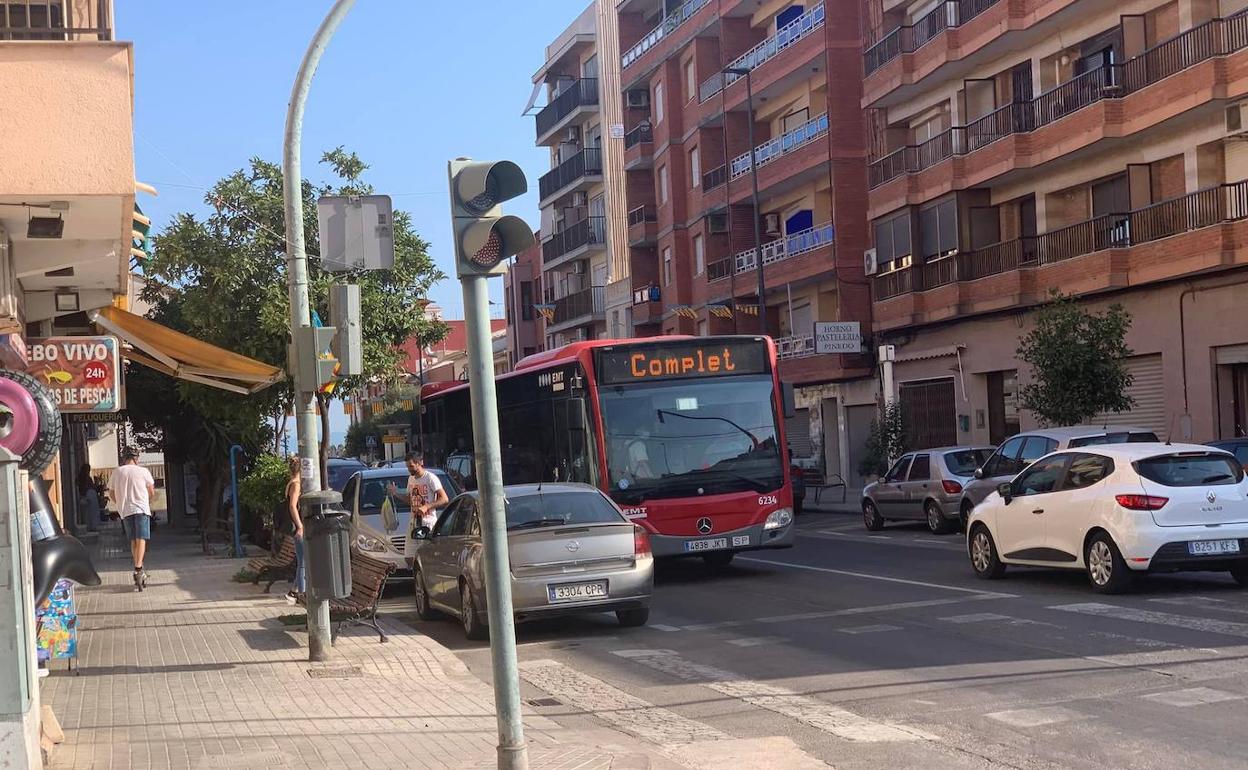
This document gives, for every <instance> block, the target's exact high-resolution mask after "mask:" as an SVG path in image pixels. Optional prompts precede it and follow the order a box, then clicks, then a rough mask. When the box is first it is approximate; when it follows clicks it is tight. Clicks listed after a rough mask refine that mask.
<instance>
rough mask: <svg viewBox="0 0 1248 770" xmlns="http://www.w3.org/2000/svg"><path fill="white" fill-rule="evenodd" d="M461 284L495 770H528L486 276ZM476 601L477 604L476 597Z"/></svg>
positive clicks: (468, 277) (472, 277)
mask: <svg viewBox="0 0 1248 770" xmlns="http://www.w3.org/2000/svg"><path fill="white" fill-rule="evenodd" d="M460 282H461V283H462V284H463V287H464V319H465V321H466V322H467V327H468V390H469V392H470V395H471V399H472V437H473V449H474V451H475V453H476V466H477V467H476V470H477V493H478V495H479V498H480V506H481V540H482V542H483V544H484V546H485V593H486V597H487V599H488V601H487V602H486V609H487V613H488V615H489V627H490V660H491V663H492V666H493V671H494V709H495V713H496V715H497V720H498V767H499V768H500V770H527V769H528V766H529V754H528V748H527V747H526V746H525V743H524V724H523V722H522V721H521V718H520V675H519V671H518V669H517V666H516V626H515V621H514V619H513V616H512V605H511V569H510V561H509V559H508V556H507V515H506V512H505V511H504V510H503V464H502V450H501V448H500V441H499V436H498V401H497V399H496V397H495V388H494V357H493V349H494V347H493V343H492V341H491V339H490V294H489V277H488V276H485V275H466V276H461V278H460ZM477 602H478V606H480V605H479V602H480V599H477Z"/></svg>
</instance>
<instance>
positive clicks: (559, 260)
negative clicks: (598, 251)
mask: <svg viewBox="0 0 1248 770" xmlns="http://www.w3.org/2000/svg"><path fill="white" fill-rule="evenodd" d="M606 231H607V228H606V217H588V218H586V219H582V220H581V221H580V222H577V223H576V224H574V225H569V226H568V227H567V228H566V229H564V230H561V231H559V232H557V233H555V234H554V235H552V236H550V237H549V238H547V239H546V240H545V241H542V267H543V268H544V269H549V268H552V267H555V266H557V265H560V264H563V263H564V262H567V261H569V260H572V259H575V258H577V257H580V256H582V255H584V254H585V253H587V252H589V251H592V250H593V249H594V248H595V247H597V248H605V247H606V242H607V239H606Z"/></svg>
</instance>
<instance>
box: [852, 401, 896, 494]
mask: <svg viewBox="0 0 1248 770" xmlns="http://www.w3.org/2000/svg"><path fill="white" fill-rule="evenodd" d="M907 448H908V444H907V439H906V426H905V422H904V420H903V419H902V413H901V404H900V402H897V401H893V402H891V403H887V404H885V405H884V408H883V409H881V410H880V414H879V415H878V416H877V417H876V418H875V419H873V420H872V421H871V429H870V430H869V431H868V433H867V442H866V446H865V447H864V448H863V458H862V461H861V462H860V463H858V473H860V474H862V475H863V476H883V475H884V474H885V473H887V472H888V467H889V466H890V465H892V463H893V460H895V459H897V458H898V457H900V456H901V455H902V454H904V453H905V451H906V449H907Z"/></svg>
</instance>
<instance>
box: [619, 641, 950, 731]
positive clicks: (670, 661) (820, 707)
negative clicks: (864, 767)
mask: <svg viewBox="0 0 1248 770" xmlns="http://www.w3.org/2000/svg"><path fill="white" fill-rule="evenodd" d="M614 654H615V655H618V656H620V657H621V658H626V659H628V660H633V661H636V662H638V663H640V664H642V665H644V666H648V667H650V668H652V669H654V670H656V671H660V672H662V673H665V674H668V675H670V676H673V677H675V678H676V679H680V680H682V681H685V682H693V683H696V684H700V685H703V686H704V687H709V688H710V689H712V690H714V691H715V692H718V693H720V694H721V695H727V696H728V697H730V698H736V699H738V700H741V701H744V702H745V703H748V704H750V705H751V706H757V707H758V708H762V709H767V710H768V711H774V712H776V713H777V714H781V715H783V716H787V717H790V718H792V719H796V720H797V721H799V722H803V723H805V724H808V725H810V726H811V727H814V728H816V729H818V730H822V731H824V732H826V733H829V734H831V735H835V736H837V737H840V738H844V739H846V740H849V741H857V742H864V743H866V742H869V743H879V742H889V741H921V740H939V739H938V738H937V737H936V736H934V735H931V734H930V733H925V732H923V731H921V730H917V729H915V728H912V727H907V726H905V725H899V724H892V723H888V722H876V721H874V720H872V719H868V718H866V717H863V716H860V715H858V714H855V713H853V712H852V711H846V710H845V709H843V708H840V707H838V706H834V705H833V704H831V703H828V702H827V701H822V700H819V699H817V698H812V697H809V696H806V695H801V694H799V693H797V692H795V691H793V690H789V689H787V688H784V687H778V686H776V685H772V684H766V683H764V682H757V681H753V680H750V679H743V678H741V677H740V676H738V675H737V674H734V673H732V672H731V671H725V670H723V669H720V668H715V667H713V666H707V665H703V664H701V663H694V662H693V661H689V660H686V659H684V658H682V657H681V656H680V655H679V654H677V653H676V652H673V651H672V650H615V651H614Z"/></svg>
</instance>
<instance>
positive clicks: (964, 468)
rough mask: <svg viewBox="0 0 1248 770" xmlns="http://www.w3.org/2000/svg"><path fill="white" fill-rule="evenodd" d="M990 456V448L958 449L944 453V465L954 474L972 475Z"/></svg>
mask: <svg viewBox="0 0 1248 770" xmlns="http://www.w3.org/2000/svg"><path fill="white" fill-rule="evenodd" d="M991 456H992V450H991V449H959V450H958V451H956V452H947V453H946V454H945V467H946V468H948V469H949V472H950V473H952V474H953V475H954V476H968V477H969V476H974V475H975V471H976V470H977V469H979V468H981V467H983V464H984V463H986V462H988V458H989V457H991Z"/></svg>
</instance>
